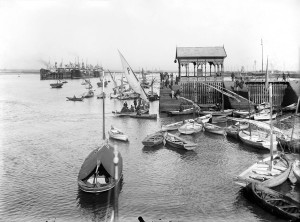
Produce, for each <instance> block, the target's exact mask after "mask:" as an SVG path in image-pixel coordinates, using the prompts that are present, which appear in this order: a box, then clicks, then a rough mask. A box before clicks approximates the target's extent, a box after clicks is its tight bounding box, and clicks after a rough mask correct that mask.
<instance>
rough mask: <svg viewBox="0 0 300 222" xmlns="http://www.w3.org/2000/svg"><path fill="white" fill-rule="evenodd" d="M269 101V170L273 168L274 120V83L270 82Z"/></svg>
mask: <svg viewBox="0 0 300 222" xmlns="http://www.w3.org/2000/svg"><path fill="white" fill-rule="evenodd" d="M269 102H270V130H271V131H270V155H271V160H270V167H269V170H270V171H271V170H272V167H273V122H272V114H273V102H272V83H270V84H269Z"/></svg>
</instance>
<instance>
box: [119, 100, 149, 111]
mask: <svg viewBox="0 0 300 222" xmlns="http://www.w3.org/2000/svg"><path fill="white" fill-rule="evenodd" d="M147 109H149V104H146V103H145V102H143V101H142V99H141V98H139V99H134V100H133V104H131V105H130V107H129V105H128V103H127V101H126V100H125V101H124V103H123V107H122V109H121V113H126V112H137V115H140V114H141V110H147Z"/></svg>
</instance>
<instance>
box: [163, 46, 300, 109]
mask: <svg viewBox="0 0 300 222" xmlns="http://www.w3.org/2000/svg"><path fill="white" fill-rule="evenodd" d="M226 57H227V55H226V52H225V48H224V47H176V58H175V61H174V62H175V63H178V76H177V77H176V78H177V79H176V80H177V81H176V84H177V85H173V86H172V87H173V90H174V91H175V92H176V91H177V90H178V89H179V90H180V92H181V93H180V96H182V97H185V98H186V99H189V100H192V101H194V102H195V103H196V104H198V105H199V106H200V107H213V106H214V105H216V104H217V103H219V104H220V105H222V108H223V109H224V108H225V109H226V108H228V109H230V108H233V109H248V108H249V104H248V99H250V101H251V102H252V104H253V105H255V104H260V103H263V102H269V92H268V90H266V87H265V74H264V73H239V74H238V75H239V76H235V75H237V73H231V75H230V74H229V75H230V76H229V75H228V74H227V75H225V74H224V65H223V63H224V59H225V58H226ZM190 68H191V70H192V71H190ZM182 69H185V70H182ZM184 71H185V72H184ZM269 76H270V77H269V82H270V83H272V89H273V97H272V99H273V101H272V103H273V105H274V106H276V107H278V108H280V107H281V106H284V105H285V106H286V105H290V104H292V103H294V102H297V99H298V97H299V96H300V95H299V94H300V81H299V78H298V77H297V78H296V79H295V80H289V81H286V80H285V78H284V79H279V78H278V75H277V76H276V75H272V74H269ZM165 81H166V80H165V79H164V80H163V82H162V84H161V89H160V112H168V111H171V110H174V109H175V110H176V109H178V108H179V105H180V103H181V102H182V101H178V100H176V99H175V100H174V99H172V98H171V97H170V93H171V89H169V88H168V87H166V85H165V84H164V83H165ZM216 89H219V90H216ZM224 89H225V90H230V91H232V92H234V93H235V94H238V95H239V96H241V97H244V98H245V99H239V100H237V99H233V98H230V97H227V96H224V93H223V90H224ZM248 91H249V92H250V97H251V98H248ZM186 106H188V105H187V104H186ZM185 108H187V107H185Z"/></svg>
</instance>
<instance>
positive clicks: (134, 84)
mask: <svg viewBox="0 0 300 222" xmlns="http://www.w3.org/2000/svg"><path fill="white" fill-rule="evenodd" d="M119 54H120V58H121V62H122V66H123V70H124V75H125V77H126V79H127V81H128V84H129V86H130V87H131V88H132V89H133V90H134V91H135V92H136V93H138V94H140V96H141V98H142V99H143V100H145V101H148V97H147V95H146V93H145V91H144V89H143V88H142V87H141V85H140V82H139V80H138V78H137V77H136V75H135V73H134V72H133V70H132V69H131V67H130V66H129V64H128V62H127V61H126V60H125V58H124V56H123V55H122V54H121V52H120V51H119Z"/></svg>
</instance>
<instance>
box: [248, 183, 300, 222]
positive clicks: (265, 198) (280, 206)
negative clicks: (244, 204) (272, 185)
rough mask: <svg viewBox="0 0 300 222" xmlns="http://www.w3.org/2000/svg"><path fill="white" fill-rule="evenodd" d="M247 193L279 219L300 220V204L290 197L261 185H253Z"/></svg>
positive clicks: (250, 185) (249, 186)
mask: <svg viewBox="0 0 300 222" xmlns="http://www.w3.org/2000/svg"><path fill="white" fill-rule="evenodd" d="M247 191H248V193H249V194H250V195H251V197H252V198H253V200H254V201H255V203H257V204H258V205H259V206H261V207H262V208H263V209H265V210H267V211H269V212H270V213H272V214H275V215H277V216H279V217H282V218H285V219H289V220H292V221H299V220H300V213H299V212H300V203H299V202H298V201H296V200H294V199H292V198H290V197H288V196H285V195H283V194H281V193H279V192H276V191H274V190H271V189H269V188H267V187H264V186H261V185H259V184H255V183H251V184H249V185H248V186H247Z"/></svg>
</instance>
